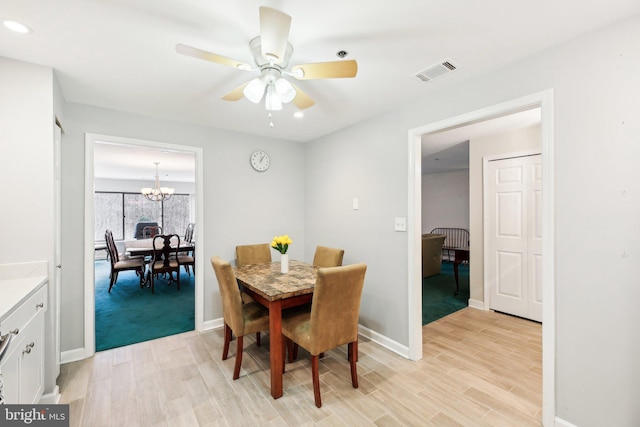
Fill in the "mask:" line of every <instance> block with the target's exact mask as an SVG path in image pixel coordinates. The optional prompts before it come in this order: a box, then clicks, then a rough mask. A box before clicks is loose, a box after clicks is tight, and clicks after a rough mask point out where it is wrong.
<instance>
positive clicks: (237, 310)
mask: <svg viewBox="0 0 640 427" xmlns="http://www.w3.org/2000/svg"><path fill="white" fill-rule="evenodd" d="M211 266H212V267H213V271H214V272H215V274H216V278H217V279H218V286H219V287H220V298H221V299H222V311H223V316H224V347H223V349H222V360H227V355H228V352H229V343H230V341H231V334H232V333H233V334H235V336H236V341H237V347H236V363H235V367H234V368H233V379H234V380H236V379H238V377H239V376H240V367H241V365H242V346H243V337H244V336H245V335H248V334H252V333H254V332H260V331H266V330H268V329H269V311H268V310H267V309H266V308H265V307H263V306H262V305H260V304H259V303H257V302H255V301H254V302H249V303H244V304H243V303H242V299H241V298H240V288H238V282H237V280H236V275H235V274H234V272H233V268H232V267H231V264H229V263H228V262H226V261H223V260H222V259H220V258H219V257H217V256H214V257H212V258H211Z"/></svg>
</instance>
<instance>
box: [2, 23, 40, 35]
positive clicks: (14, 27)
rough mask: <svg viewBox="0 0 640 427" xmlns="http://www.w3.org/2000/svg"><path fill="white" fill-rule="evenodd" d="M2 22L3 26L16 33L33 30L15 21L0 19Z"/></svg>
mask: <svg viewBox="0 0 640 427" xmlns="http://www.w3.org/2000/svg"><path fill="white" fill-rule="evenodd" d="M2 23H3V24H4V26H5V27H7V28H8V29H10V30H11V31H15V32H16V33H20V34H30V33H32V32H33V30H31V28H29V27H27V26H26V25H24V24H21V23H20V22H17V21H10V20H5V21H2Z"/></svg>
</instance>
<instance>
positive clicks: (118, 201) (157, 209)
mask: <svg viewBox="0 0 640 427" xmlns="http://www.w3.org/2000/svg"><path fill="white" fill-rule="evenodd" d="M189 200H190V196H189V195H188V194H174V195H173V196H171V198H170V199H169V200H166V201H164V202H151V201H149V200H147V199H145V197H144V196H143V195H142V194H139V193H114V192H102V191H97V192H96V193H95V194H94V206H95V209H94V211H95V222H94V223H95V230H94V240H96V241H104V232H105V231H106V230H107V229H110V230H111V231H112V232H113V237H114V239H116V240H129V239H134V238H135V231H136V224H137V223H139V222H157V223H158V225H160V226H162V232H163V233H164V234H173V233H175V234H178V235H180V236H182V235H184V232H185V230H186V229H187V224H189V222H191V220H190V218H191V215H190V213H191V211H190V203H189Z"/></svg>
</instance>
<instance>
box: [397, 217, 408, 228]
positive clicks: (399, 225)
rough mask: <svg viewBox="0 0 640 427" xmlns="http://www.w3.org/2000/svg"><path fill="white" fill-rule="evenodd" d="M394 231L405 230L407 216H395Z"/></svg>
mask: <svg viewBox="0 0 640 427" xmlns="http://www.w3.org/2000/svg"><path fill="white" fill-rule="evenodd" d="M395 231H407V218H396V221H395Z"/></svg>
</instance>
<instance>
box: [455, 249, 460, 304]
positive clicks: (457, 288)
mask: <svg viewBox="0 0 640 427" xmlns="http://www.w3.org/2000/svg"><path fill="white" fill-rule="evenodd" d="M456 258H457V257H456ZM458 265H460V261H458V260H457V259H456V260H455V261H453V276H454V277H455V278H456V293H455V294H454V295H458V293H459V292H460V282H459V281H458Z"/></svg>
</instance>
